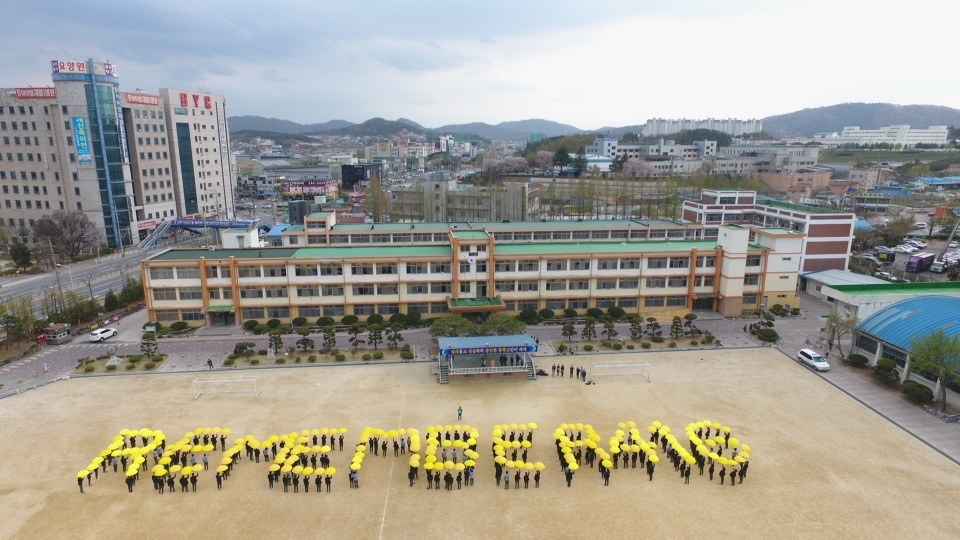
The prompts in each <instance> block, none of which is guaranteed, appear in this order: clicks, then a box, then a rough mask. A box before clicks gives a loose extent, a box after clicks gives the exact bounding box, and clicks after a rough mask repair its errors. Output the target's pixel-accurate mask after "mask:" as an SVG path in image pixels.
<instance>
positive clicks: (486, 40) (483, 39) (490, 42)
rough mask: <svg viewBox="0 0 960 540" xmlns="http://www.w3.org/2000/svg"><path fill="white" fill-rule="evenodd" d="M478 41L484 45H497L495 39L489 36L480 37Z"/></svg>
mask: <svg viewBox="0 0 960 540" xmlns="http://www.w3.org/2000/svg"><path fill="white" fill-rule="evenodd" d="M479 41H480V43H483V44H484V45H496V44H497V41H496V40H495V39H493V38H492V37H490V36H480V39H479Z"/></svg>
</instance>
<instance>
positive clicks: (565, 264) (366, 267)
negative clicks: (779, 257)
mask: <svg viewBox="0 0 960 540" xmlns="http://www.w3.org/2000/svg"><path fill="white" fill-rule="evenodd" d="M756 257H757V264H750V261H749V260H748V264H747V265H748V266H758V265H759V256H756ZM696 264H697V267H698V268H713V267H715V266H716V257H713V256H707V257H697V263H696ZM346 266H348V267H349V274H350V275H355V276H372V275H395V274H397V273H398V270H399V265H398V264H396V263H377V264H374V263H352V264H348V265H346ZM451 267H452V265H451V263H449V262H430V263H406V264H404V265H403V268H404V270H405V271H406V273H407V274H428V273H429V274H449V273H450V272H451ZM593 267H594V269H595V270H616V269H620V270H628V269H639V268H640V259H639V258H629V259H616V258H610V259H596V264H595V265H593ZM689 267H690V257H650V258H648V259H647V268H650V269H661V268H689ZM218 268H219V273H218ZM590 268H591V260H590V259H570V260H547V261H546V270H547V271H548V272H557V271H567V270H589V269H590ZM539 269H540V261H538V260H520V261H499V262H497V263H495V264H494V270H495V271H497V272H501V273H502V272H537V271H539ZM177 271H178V277H180V278H181V279H184V273H186V274H187V275H190V276H192V278H194V279H195V278H198V277H199V269H197V268H190V267H181V268H178V269H177ZM460 271H461V272H470V271H475V272H486V271H487V263H486V262H485V261H478V262H476V263H474V264H473V265H471V264H470V263H469V262H462V263H460ZM287 273H288V267H287V266H285V265H276V266H238V267H237V277H239V278H260V277H286V276H287ZM194 274H197V275H194ZM293 275H295V276H298V277H304V276H342V275H344V265H341V264H319V265H317V264H305V265H296V266H294V267H293ZM150 277H151V278H153V279H173V269H172V268H151V269H150ZM207 277H209V278H216V277H222V278H226V277H230V269H229V267H225V266H222V267H209V268H208V269H207Z"/></svg>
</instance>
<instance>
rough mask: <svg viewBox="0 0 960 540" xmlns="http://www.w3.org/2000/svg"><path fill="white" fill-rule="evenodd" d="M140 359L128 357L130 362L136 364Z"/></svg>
mask: <svg viewBox="0 0 960 540" xmlns="http://www.w3.org/2000/svg"><path fill="white" fill-rule="evenodd" d="M139 361H140V358H136V359H134V358H127V362H130V363H131V364H136V363H137V362H139Z"/></svg>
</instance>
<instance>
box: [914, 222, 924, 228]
mask: <svg viewBox="0 0 960 540" xmlns="http://www.w3.org/2000/svg"><path fill="white" fill-rule="evenodd" d="M913 228H914V229H926V228H927V224H926V222H924V221H918V222H916V223H914V224H913Z"/></svg>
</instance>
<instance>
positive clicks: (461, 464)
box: [454, 463, 467, 471]
mask: <svg viewBox="0 0 960 540" xmlns="http://www.w3.org/2000/svg"><path fill="white" fill-rule="evenodd" d="M454 468H455V469H457V470H458V471H462V470H464V469H466V468H467V466H466V465H464V464H463V463H457V464H456V465H455V466H454Z"/></svg>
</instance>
